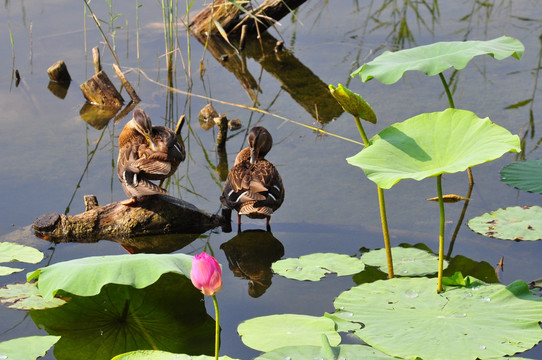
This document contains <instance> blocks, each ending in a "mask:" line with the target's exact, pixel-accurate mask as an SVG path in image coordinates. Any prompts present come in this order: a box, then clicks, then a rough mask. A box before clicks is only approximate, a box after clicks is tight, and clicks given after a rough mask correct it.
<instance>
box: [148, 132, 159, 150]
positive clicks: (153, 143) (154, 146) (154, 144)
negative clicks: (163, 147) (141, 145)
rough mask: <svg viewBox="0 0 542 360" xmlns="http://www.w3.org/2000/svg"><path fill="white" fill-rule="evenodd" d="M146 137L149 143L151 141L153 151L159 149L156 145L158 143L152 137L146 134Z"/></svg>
mask: <svg viewBox="0 0 542 360" xmlns="http://www.w3.org/2000/svg"><path fill="white" fill-rule="evenodd" d="M145 139H146V140H147V143H149V147H150V148H151V150H152V151H156V150H157V149H158V146H156V143H155V142H154V141H153V140H152V138H151V137H150V136H149V135H147V134H145Z"/></svg>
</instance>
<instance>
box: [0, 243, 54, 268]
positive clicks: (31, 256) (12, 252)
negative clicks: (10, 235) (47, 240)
mask: <svg viewBox="0 0 542 360" xmlns="http://www.w3.org/2000/svg"><path fill="white" fill-rule="evenodd" d="M42 259H43V253H42V252H41V251H39V250H38V249H34V248H33V247H30V246H25V245H20V244H16V243H10V242H0V263H3V262H10V261H20V262H25V263H31V264H36V263H39V262H40V261H41V260H42Z"/></svg>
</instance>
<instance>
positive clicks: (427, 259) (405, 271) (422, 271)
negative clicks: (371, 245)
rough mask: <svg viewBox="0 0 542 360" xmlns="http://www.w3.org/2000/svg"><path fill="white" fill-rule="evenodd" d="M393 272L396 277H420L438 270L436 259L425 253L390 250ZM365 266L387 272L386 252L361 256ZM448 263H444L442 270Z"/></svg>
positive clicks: (374, 252)
mask: <svg viewBox="0 0 542 360" xmlns="http://www.w3.org/2000/svg"><path fill="white" fill-rule="evenodd" d="M391 255H392V258H393V270H394V273H395V275H397V276H422V275H427V274H433V273H436V272H437V270H438V257H437V256H435V255H432V254H430V253H428V252H427V251H424V250H420V249H416V248H402V247H393V248H391ZM361 261H363V262H364V263H365V265H371V266H377V267H378V268H379V269H380V271H383V272H386V273H387V272H388V263H387V260H386V250H385V249H378V250H372V251H369V252H368V253H365V254H363V255H362V256H361ZM447 266H448V262H447V261H444V268H446V267H447Z"/></svg>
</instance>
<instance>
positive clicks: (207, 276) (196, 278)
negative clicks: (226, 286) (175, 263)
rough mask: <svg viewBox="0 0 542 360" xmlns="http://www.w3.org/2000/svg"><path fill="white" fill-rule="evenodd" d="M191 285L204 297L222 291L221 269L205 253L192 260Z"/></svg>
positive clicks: (212, 258) (213, 259)
mask: <svg viewBox="0 0 542 360" xmlns="http://www.w3.org/2000/svg"><path fill="white" fill-rule="evenodd" d="M190 279H191V280H192V284H194V286H195V287H196V288H197V289H199V290H201V292H202V293H203V294H204V295H214V294H216V293H217V292H219V291H220V290H221V289H222V269H221V268H220V264H219V263H218V261H216V259H215V258H214V257H212V256H211V255H209V254H207V253H206V252H205V251H204V252H202V253H201V254H199V255H196V256H194V258H192V270H191V271H190Z"/></svg>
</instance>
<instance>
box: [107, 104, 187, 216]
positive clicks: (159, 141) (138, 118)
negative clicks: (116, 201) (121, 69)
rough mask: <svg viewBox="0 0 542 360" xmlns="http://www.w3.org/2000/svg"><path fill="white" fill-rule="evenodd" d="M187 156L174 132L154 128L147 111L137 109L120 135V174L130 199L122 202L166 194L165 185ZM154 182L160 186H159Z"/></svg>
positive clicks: (160, 127)
mask: <svg viewBox="0 0 542 360" xmlns="http://www.w3.org/2000/svg"><path fill="white" fill-rule="evenodd" d="M185 157H186V153H185V150H184V147H183V146H182V145H181V143H179V140H178V139H177V135H176V134H175V132H174V131H172V130H171V129H168V128H167V127H165V126H153V125H152V122H151V119H150V118H149V116H148V115H147V114H146V113H145V111H143V110H141V109H136V110H134V115H133V118H132V120H130V121H128V122H127V123H126V125H125V126H124V128H123V129H122V132H121V133H120V135H119V157H118V160H117V175H118V177H119V180H120V182H121V184H122V188H123V189H124V192H125V193H126V195H128V197H130V199H128V200H125V201H123V202H122V203H123V204H125V205H134V204H136V203H137V201H138V198H140V197H144V196H147V195H155V194H167V191H166V190H165V189H163V188H162V183H163V182H164V180H165V179H167V178H168V177H170V176H171V175H173V173H174V172H175V170H177V167H178V166H179V164H180V163H181V162H182V161H183V160H184V159H185ZM151 180H159V181H160V183H159V184H158V185H156V184H154V183H153V182H151Z"/></svg>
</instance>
